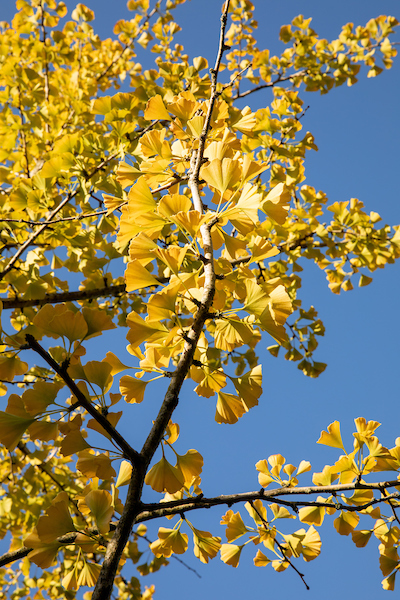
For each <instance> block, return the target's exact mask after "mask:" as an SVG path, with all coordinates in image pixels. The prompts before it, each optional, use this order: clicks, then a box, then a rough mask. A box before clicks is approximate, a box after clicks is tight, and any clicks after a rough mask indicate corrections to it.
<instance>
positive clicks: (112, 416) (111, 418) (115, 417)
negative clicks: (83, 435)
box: [87, 410, 122, 440]
mask: <svg viewBox="0 0 400 600" xmlns="http://www.w3.org/2000/svg"><path fill="white" fill-rule="evenodd" d="M121 417H122V410H120V411H119V412H115V413H114V412H110V411H108V412H107V421H108V422H109V423H110V425H112V426H113V427H116V426H117V424H118V421H119V420H120V418H121ZM87 426H88V427H89V429H93V430H94V431H98V432H99V433H100V434H101V435H104V437H106V438H108V439H109V440H110V439H111V436H110V434H109V433H107V431H106V430H105V429H104V428H103V427H102V426H101V425H100V423H99V422H98V421H97V419H89V421H88V422H87Z"/></svg>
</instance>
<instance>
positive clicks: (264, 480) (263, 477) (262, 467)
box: [256, 459, 276, 487]
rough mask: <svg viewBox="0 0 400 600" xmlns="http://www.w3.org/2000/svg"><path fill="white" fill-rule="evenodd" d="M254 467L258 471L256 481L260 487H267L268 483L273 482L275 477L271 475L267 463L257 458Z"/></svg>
mask: <svg viewBox="0 0 400 600" xmlns="http://www.w3.org/2000/svg"><path fill="white" fill-rule="evenodd" d="M256 469H257V471H258V472H259V475H258V482H259V484H260V485H261V486H262V487H268V486H269V484H270V483H273V482H274V481H276V480H275V478H274V477H273V476H272V475H271V473H270V470H269V467H268V463H267V461H266V460H265V459H264V460H259V461H258V462H257V463H256Z"/></svg>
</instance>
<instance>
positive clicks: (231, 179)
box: [200, 158, 242, 194]
mask: <svg viewBox="0 0 400 600" xmlns="http://www.w3.org/2000/svg"><path fill="white" fill-rule="evenodd" d="M200 176H201V177H202V178H203V179H204V180H205V181H206V182H207V183H208V184H209V185H211V186H212V187H213V188H215V189H216V190H218V191H219V192H220V193H221V194H224V193H225V192H226V190H227V189H228V188H229V187H232V186H233V185H234V184H236V183H240V180H241V177H242V169H241V166H240V163H239V161H237V160H232V159H231V158H223V159H222V160H220V159H219V158H214V160H212V161H211V162H210V164H209V165H208V166H206V167H202V169H201V171H200Z"/></svg>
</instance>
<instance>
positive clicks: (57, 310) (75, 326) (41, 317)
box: [33, 304, 88, 342]
mask: <svg viewBox="0 0 400 600" xmlns="http://www.w3.org/2000/svg"><path fill="white" fill-rule="evenodd" d="M33 323H34V325H35V326H36V327H39V329H42V330H43V331H44V333H45V334H46V335H49V336H50V337H60V336H62V337H66V338H67V339H68V340H69V341H70V342H74V341H75V340H82V339H83V338H84V337H85V336H86V334H87V332H88V326H87V323H86V321H85V319H84V316H83V314H82V313H81V312H79V311H78V312H73V311H72V310H69V309H68V308H67V306H66V304H56V305H55V306H53V305H52V304H45V305H44V306H43V307H42V308H41V309H40V310H39V312H38V313H37V315H36V316H35V317H34V319H33Z"/></svg>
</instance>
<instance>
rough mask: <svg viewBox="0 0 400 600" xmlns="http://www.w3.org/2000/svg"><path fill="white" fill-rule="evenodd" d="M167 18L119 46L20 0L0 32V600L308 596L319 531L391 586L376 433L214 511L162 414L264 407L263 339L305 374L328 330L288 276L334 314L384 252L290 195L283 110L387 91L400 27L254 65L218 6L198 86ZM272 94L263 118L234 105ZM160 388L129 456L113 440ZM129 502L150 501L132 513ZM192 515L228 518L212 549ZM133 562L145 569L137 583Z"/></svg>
mask: <svg viewBox="0 0 400 600" xmlns="http://www.w3.org/2000/svg"><path fill="white" fill-rule="evenodd" d="M184 1H185V0H167V1H166V2H162V1H156V2H154V3H153V4H152V3H151V2H150V0H129V2H128V3H127V6H128V8H129V10H131V11H132V19H130V20H120V21H118V22H117V23H116V25H115V28H114V33H115V36H116V39H115V40H111V39H107V40H101V39H100V38H99V36H98V35H96V33H95V31H94V29H93V27H92V25H91V21H92V20H93V18H94V13H93V11H92V10H91V9H90V8H88V7H86V6H84V5H83V4H78V5H77V6H76V8H75V9H74V10H73V11H72V13H71V14H70V15H68V14H67V12H68V11H67V8H66V6H65V4H64V3H63V2H57V1H56V0H30V1H28V0H17V2H16V7H17V12H16V15H15V17H14V19H13V21H12V23H11V24H8V23H5V22H3V23H1V24H0V27H1V32H0V63H1V70H0V85H1V89H0V102H1V107H2V110H1V113H0V139H1V144H0V157H1V167H0V178H1V188H0V201H1V216H0V224H1V238H0V240H1V246H2V258H1V273H0V282H1V283H0V286H1V292H2V294H3V301H2V309H3V313H2V317H3V318H2V330H1V354H0V379H1V393H2V394H3V396H4V397H5V398H4V406H3V408H4V410H3V411H1V412H0V442H1V449H0V452H1V458H2V461H1V464H0V477H1V483H2V488H1V498H0V514H1V520H0V536H1V537H4V536H5V535H6V534H10V535H11V536H12V542H11V546H10V548H9V551H8V552H7V553H5V554H4V555H3V556H2V557H1V558H0V566H1V567H2V568H1V569H0V579H1V585H2V590H3V594H5V595H4V596H2V597H7V598H14V597H15V598H16V597H18V598H21V597H26V598H28V597H31V596H30V594H31V593H32V589H35V588H38V589H37V591H36V593H35V594H36V595H35V598H45V597H51V598H60V597H67V598H73V597H75V594H76V591H77V590H78V589H79V588H80V587H81V586H89V588H91V589H90V591H85V594H84V598H85V599H88V598H92V599H93V600H100V599H102V600H106V599H108V598H110V597H111V594H114V595H116V596H117V597H118V598H121V599H127V598H143V599H146V600H148V599H150V598H152V596H153V593H154V587H153V586H151V585H150V586H149V587H147V588H146V589H145V591H141V588H140V582H139V579H138V578H137V577H135V576H131V574H132V565H137V569H138V572H139V573H140V574H141V575H148V574H149V573H152V572H154V571H156V570H158V569H159V568H160V567H161V566H163V565H166V564H168V561H167V559H168V558H170V557H172V556H175V555H179V556H180V555H183V554H184V553H185V552H186V551H193V552H194V554H195V556H196V557H197V558H198V559H199V560H200V561H201V562H203V563H208V562H209V560H210V559H212V558H215V557H216V556H217V555H219V556H220V558H221V559H222V561H223V562H225V563H226V564H228V565H232V566H233V567H237V566H238V565H239V561H240V556H241V553H242V551H243V552H246V553H248V552H250V553H251V552H252V553H253V556H254V564H255V566H257V567H264V566H266V567H268V566H269V568H273V569H275V570H276V571H278V572H279V571H284V570H285V569H287V568H290V569H294V570H295V571H296V573H297V574H298V575H299V576H300V578H301V579H303V581H304V575H303V574H302V573H301V572H300V570H299V565H300V564H301V563H299V561H298V559H300V558H301V559H304V560H305V561H306V562H308V561H311V560H314V559H315V558H317V557H318V555H319V553H320V549H321V539H320V535H319V533H318V527H319V526H320V525H321V524H322V522H323V521H324V519H325V518H326V519H328V518H330V517H332V520H333V525H334V528H335V529H336V531H337V532H338V533H339V534H344V535H348V534H351V537H352V540H353V542H354V543H355V545H356V546H357V547H363V546H365V545H366V544H367V543H368V541H369V539H370V538H371V537H372V536H374V537H376V538H377V539H378V540H379V544H380V545H379V560H380V567H381V570H382V573H383V576H384V580H383V587H384V589H393V588H394V583H395V576H396V573H397V572H398V570H399V568H400V567H399V565H400V558H399V555H398V547H399V545H400V527H399V524H400V521H399V516H398V514H397V512H396V510H397V508H398V506H399V501H398V495H399V489H400V483H399V480H398V473H399V471H400V438H398V439H397V440H396V445H395V446H394V447H393V448H386V447H384V446H383V445H382V444H381V443H380V442H379V440H378V438H377V436H376V429H377V428H378V426H379V423H378V422H376V421H367V420H366V419H364V418H362V417H358V418H356V419H355V426H356V431H355V432H354V434H353V439H352V440H345V441H343V440H342V437H341V433H340V425H339V423H338V422H337V421H335V422H333V423H331V424H329V425H327V429H326V431H323V432H322V433H321V436H320V439H319V440H318V442H319V443H320V444H325V445H327V446H331V447H333V448H335V449H337V451H338V454H337V460H336V462H335V463H334V464H333V465H327V466H325V468H324V469H323V471H322V472H314V473H313V474H312V484H311V483H309V482H308V480H307V479H306V478H304V477H303V474H304V473H306V472H310V471H311V464H310V463H309V462H308V461H305V460H302V457H299V460H298V465H297V466H295V465H292V464H288V463H286V461H285V459H284V457H283V456H281V455H280V454H274V455H272V456H269V457H260V460H259V461H258V462H257V464H256V471H255V472H254V474H255V479H254V487H255V488H258V489H257V490H256V491H253V492H246V493H243V492H241V491H239V490H238V492H237V493H236V494H230V495H223V496H217V497H207V495H205V494H204V493H203V492H202V487H204V486H206V482H204V483H202V481H201V473H202V468H203V457H202V455H201V448H199V449H189V448H187V449H185V448H182V447H181V446H179V443H177V441H178V438H179V431H180V429H179V425H178V423H177V422H176V421H175V419H174V411H175V409H176V407H177V405H178V403H179V402H184V399H182V398H181V390H182V386H191V387H192V389H194V391H195V393H196V394H197V396H199V397H203V398H212V399H214V400H215V420H216V421H217V423H221V424H228V425H234V424H235V423H236V422H237V421H238V420H239V419H240V418H242V417H243V416H244V415H245V413H247V412H248V411H250V410H251V409H252V408H253V407H255V406H256V405H258V403H260V405H261V406H262V389H263V388H262V369H261V364H260V362H259V358H258V356H257V345H258V343H259V342H260V341H261V340H264V341H267V343H268V346H269V347H268V350H269V352H270V354H271V355H272V356H271V361H273V360H275V359H274V358H273V357H278V359H280V358H281V356H282V355H283V356H284V358H285V359H286V360H290V361H293V362H297V366H298V368H299V369H301V370H302V371H303V372H304V374H305V375H307V376H309V377H318V376H319V375H320V374H321V373H322V372H323V371H324V369H325V366H326V365H325V364H323V363H321V362H318V361H317V360H315V358H314V351H315V349H316V348H317V345H318V341H317V339H318V336H322V335H324V326H323V323H322V322H321V320H320V319H319V318H318V314H317V312H316V311H315V309H313V308H311V309H309V310H305V309H304V308H302V304H301V297H300V287H301V277H300V273H301V271H302V267H301V263H302V262H304V261H306V260H308V261H311V262H314V263H315V264H316V265H317V266H318V267H319V268H320V269H323V270H324V271H325V273H326V277H327V280H328V285H329V288H330V289H331V290H332V292H333V293H335V294H338V293H339V292H340V291H341V290H344V291H347V290H351V289H352V287H353V285H354V282H355V281H356V282H357V283H358V285H360V286H365V285H368V284H369V283H370V282H371V277H370V274H371V273H372V272H374V271H375V270H376V269H378V268H382V267H384V266H385V265H386V264H388V263H393V262H394V261H395V259H396V258H398V257H399V256H400V228H399V227H395V226H394V227H392V226H389V225H381V224H380V220H381V219H380V216H379V214H378V213H376V212H370V213H369V214H368V213H367V212H366V211H365V209H364V206H363V204H362V202H360V201H358V200H355V199H353V200H351V201H350V202H347V201H343V202H336V203H334V204H333V205H329V206H328V199H327V197H326V195H325V194H324V193H323V192H320V191H317V190H315V189H314V188H313V187H311V186H310V185H306V184H305V183H304V181H305V166H304V162H305V157H306V153H307V151H309V150H316V149H317V148H316V145H315V142H314V138H313V135H312V134H311V133H310V132H305V131H304V130H303V123H302V117H303V115H304V113H305V105H304V102H303V100H302V98H301V94H303V93H304V92H305V91H307V92H320V93H322V94H326V93H328V92H329V91H330V90H331V89H332V88H333V87H336V86H340V85H342V84H345V83H346V84H347V85H353V84H355V83H356V82H357V76H358V73H359V71H360V69H361V70H363V69H364V70H365V71H366V74H367V76H368V77H374V76H377V75H379V73H380V72H381V71H382V70H383V69H389V68H390V67H391V65H392V60H393V57H394V56H395V55H396V50H395V47H394V44H393V43H391V36H392V34H393V32H394V28H395V26H396V25H397V24H398V23H397V21H396V19H395V18H394V17H390V16H388V17H386V16H379V17H377V18H376V19H372V20H371V21H369V22H368V23H367V24H366V25H365V26H357V27H354V26H353V24H348V25H345V26H344V27H343V29H342V32H341V33H340V35H339V37H338V39H335V40H332V41H328V40H325V39H320V38H319V37H318V35H317V33H316V32H315V31H314V30H313V29H312V28H311V23H310V21H311V20H310V19H304V18H303V17H301V16H299V17H297V18H295V19H294V20H293V22H292V23H291V24H290V25H285V26H283V27H282V28H281V31H280V39H281V40H282V42H284V44H285V45H286V47H285V50H284V52H283V53H282V54H281V56H272V55H271V54H270V52H269V51H268V50H267V49H261V50H260V49H259V48H258V47H257V42H256V39H255V37H254V36H255V35H256V30H257V22H256V21H255V20H254V18H253V10H254V7H253V5H252V4H251V2H249V0H226V2H225V3H224V4H223V6H222V11H221V27H220V37H219V41H218V40H215V45H216V59H215V64H214V65H213V66H211V67H210V66H209V65H208V63H207V60H206V59H205V58H203V57H201V56H198V57H195V58H190V57H189V56H188V55H186V54H185V53H184V49H183V47H182V46H181V45H179V44H176V43H175V42H174V35H175V34H176V33H177V32H178V31H179V25H178V24H177V23H176V22H175V20H174V10H175V9H176V7H177V6H178V5H179V4H182V3H183V2H184ZM138 46H141V47H143V48H145V49H147V50H149V51H151V52H152V53H153V56H155V59H154V62H152V64H151V68H148V69H144V68H142V66H141V65H140V64H139V63H138V62H136V49H137V47H138ZM362 68H363V69H362ZM121 86H124V87H123V89H124V90H126V91H123V92H121V91H118V90H119V89H120V87H121ZM267 88H270V93H271V98H272V101H271V103H270V105H269V106H266V107H265V108H261V109H258V110H253V109H252V108H251V107H249V106H246V107H245V108H239V107H238V101H240V100H241V99H243V98H247V97H249V101H251V98H252V97H253V96H252V94H255V92H257V91H258V90H261V89H267ZM289 316H290V317H291V318H290V325H288V322H287V320H288V318H289ZM125 328H127V334H126V339H127V349H126V350H125V348H124V344H120V347H122V348H123V349H121V351H120V353H119V355H118V356H117V355H116V354H114V353H113V352H111V351H106V350H104V355H103V357H102V359H101V360H94V359H92V358H93V357H90V356H89V355H86V347H90V342H89V340H91V339H92V338H94V337H97V336H101V335H102V334H103V333H104V332H109V333H107V335H116V336H118V335H119V336H120V337H121V335H122V334H121V331H123V335H124V336H125V331H126V329H125ZM111 330H115V331H114V332H113V331H111ZM120 330H121V331H120ZM156 380H157V382H158V383H157V384H155V383H154V382H155V381H156ZM160 380H162V381H163V382H164V383H165V386H164V396H163V399H162V401H161V403H160V408H159V411H158V413H155V414H154V416H153V423H152V426H151V427H150V428H149V431H148V432H147V434H146V436H145V442H144V444H143V446H142V447H138V445H137V441H136V440H135V439H134V437H133V438H130V437H127V436H123V435H122V434H121V433H120V430H119V425H118V423H119V422H120V420H121V419H123V415H124V410H126V403H128V404H131V405H134V404H139V403H141V402H146V396H147V395H148V394H149V393H151V390H152V388H153V386H154V385H158V386H159V385H160ZM157 389H160V388H159V387H158V388H157ZM124 407H125V409H124ZM186 426H187V424H186ZM192 426H193V427H195V423H193V424H192ZM221 435H222V436H223V431H222V433H221ZM99 440H101V441H100V442H99ZM205 443H206V442H205ZM387 471H391V472H392V474H393V476H392V477H391V478H390V479H388V478H387V477H386V476H384V475H383V473H385V474H386V472H387ZM257 476H258V481H257ZM310 481H311V480H310ZM145 486H146V487H148V486H150V488H152V489H153V490H154V492H155V493H157V494H158V496H157V497H158V498H159V501H158V502H153V503H149V502H145V500H144V496H143V493H144V489H145ZM259 486H261V489H259ZM205 489H206V487H205ZM305 495H307V496H305ZM211 506H221V526H222V527H221V530H219V531H213V532H210V531H204V530H201V529H199V528H198V527H196V512H197V511H200V510H201V509H204V508H208V507H211ZM383 507H384V508H385V510H382V508H383ZM386 509H389V510H388V511H387V510H386ZM235 511H236V512H235ZM387 512H389V513H390V516H385V515H386V514H387ZM155 519H157V520H158V521H159V529H158V536H157V537H155V538H151V537H149V536H148V532H147V529H146V525H145V523H146V522H148V521H154V520H155ZM280 519H286V520H291V521H290V527H289V529H290V533H288V532H287V527H286V528H284V529H283V531H281V528H280V526H279V520H280ZM288 522H289V521H288ZM222 537H224V539H225V538H226V539H225V541H224V542H223V541H222ZM255 546H257V547H255ZM145 547H147V548H150V550H151V552H152V559H151V560H149V561H147V562H142V563H141V564H138V563H139V562H140V559H141V556H142V551H143V548H145ZM32 563H34V564H35V565H37V566H39V567H40V568H41V569H42V571H40V573H41V574H40V575H38V574H37V572H36V574H35V575H33V574H32V571H31V564H32ZM304 583H305V581H304ZM306 585H307V584H306ZM92 588H94V589H92Z"/></svg>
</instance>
